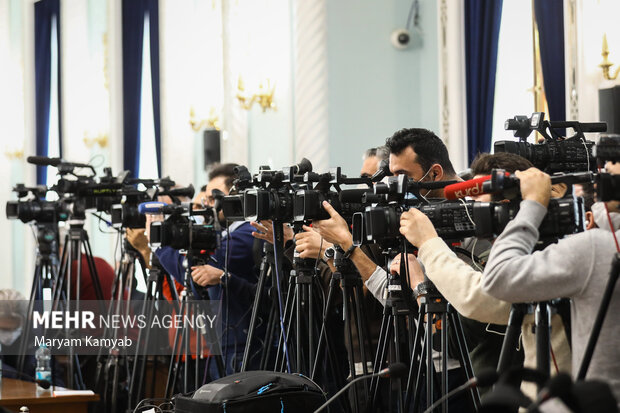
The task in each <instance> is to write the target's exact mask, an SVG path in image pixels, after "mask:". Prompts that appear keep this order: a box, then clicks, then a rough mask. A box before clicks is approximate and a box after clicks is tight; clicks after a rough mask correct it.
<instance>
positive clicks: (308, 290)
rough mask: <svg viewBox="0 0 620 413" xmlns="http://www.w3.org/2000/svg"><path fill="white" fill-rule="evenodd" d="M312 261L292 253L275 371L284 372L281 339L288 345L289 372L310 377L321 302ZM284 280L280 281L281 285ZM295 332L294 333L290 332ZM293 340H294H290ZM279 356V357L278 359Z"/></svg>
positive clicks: (314, 264)
mask: <svg viewBox="0 0 620 413" xmlns="http://www.w3.org/2000/svg"><path fill="white" fill-rule="evenodd" d="M315 266H316V260H314V259H303V258H300V257H299V255H298V253H297V252H295V256H294V258H293V270H292V271H291V273H290V279H289V280H288V292H287V295H286V305H285V306H284V326H285V329H286V335H280V341H279V346H278V351H277V354H276V370H279V371H284V362H285V359H284V357H283V356H284V343H283V340H284V337H287V338H288V340H289V342H288V344H290V345H289V346H288V348H289V349H291V350H292V351H291V353H292V354H293V355H294V357H291V359H292V360H293V363H292V364H291V371H293V372H296V373H301V374H303V375H306V376H308V375H310V372H311V371H312V365H313V362H314V359H315V354H316V337H317V333H318V332H319V326H318V322H320V319H321V310H322V309H323V302H322V297H321V296H320V293H321V291H322V288H323V287H322V285H321V281H320V280H319V278H318V277H317V276H316V274H315V272H316V271H315ZM285 282H286V281H284V282H283V284H284V283H285ZM293 326H294V329H295V334H291V330H292V329H293ZM293 338H294V339H293ZM293 344H294V345H293ZM281 356H282V357H281Z"/></svg>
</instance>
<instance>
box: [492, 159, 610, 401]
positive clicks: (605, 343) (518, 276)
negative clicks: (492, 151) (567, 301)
mask: <svg viewBox="0 0 620 413" xmlns="http://www.w3.org/2000/svg"><path fill="white" fill-rule="evenodd" d="M610 166H611V165H610ZM614 167H615V166H614ZM612 173H613V172H612ZM516 175H517V177H518V178H519V179H520V186H521V195H522V198H523V201H522V202H521V206H520V209H519V212H518V213H517V215H516V217H515V218H514V219H513V220H512V221H511V222H510V223H509V224H508V225H507V226H506V228H505V229H504V231H503V232H502V234H501V235H500V236H499V237H498V238H497V240H496V241H495V243H494V244H493V248H492V249H491V253H490V256H489V261H488V263H487V265H486V267H485V269H484V273H483V276H482V288H483V290H484V291H485V292H486V293H488V294H489V295H491V296H493V297H496V298H498V299H501V300H505V301H508V302H513V303H520V302H536V301H546V300H550V299H553V298H558V297H570V298H572V308H571V313H572V348H573V352H572V353H573V355H572V365H573V374H577V372H578V370H579V365H580V364H581V360H582V358H583V354H584V351H585V348H586V345H587V341H588V338H589V336H590V332H591V330H592V326H593V324H594V319H595V318H596V314H597V311H598V308H599V305H600V300H601V297H602V294H603V291H604V290H605V286H606V284H607V280H608V278H609V271H610V268H611V263H612V259H613V257H614V254H615V252H616V244H615V242H614V238H613V233H612V232H610V231H608V230H605V229H592V230H589V231H585V232H582V233H579V234H576V235H572V236H569V237H567V238H564V239H562V240H560V241H559V242H558V243H557V244H552V245H550V246H548V247H547V248H545V249H544V250H542V251H535V252H532V251H533V249H534V246H535V245H536V242H537V241H538V236H539V233H538V226H539V225H540V223H541V222H542V220H543V218H544V216H545V214H546V213H547V206H548V204H549V198H550V191H551V180H550V178H549V175H547V174H545V173H543V172H541V171H539V170H538V169H536V168H530V169H528V170H526V171H523V172H519V171H518V172H516ZM613 230H614V231H615V234H616V237H620V231H619V230H618V227H615V228H613ZM619 321H620V290H619V289H618V288H616V290H615V292H614V296H613V298H612V301H611V305H610V307H609V311H608V313H607V317H606V319H605V322H604V324H603V328H602V330H601V335H600V337H599V340H598V344H597V348H596V349H595V351H594V355H593V358H592V363H591V364H590V368H589V370H588V375H587V377H586V378H587V379H594V380H602V381H605V382H607V383H609V385H610V386H611V388H612V390H613V392H614V395H615V397H616V400H620V328H618V322H619Z"/></svg>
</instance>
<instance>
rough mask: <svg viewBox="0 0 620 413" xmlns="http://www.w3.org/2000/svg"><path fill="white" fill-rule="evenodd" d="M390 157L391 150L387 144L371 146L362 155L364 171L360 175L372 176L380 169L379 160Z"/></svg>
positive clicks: (364, 176) (363, 176)
mask: <svg viewBox="0 0 620 413" xmlns="http://www.w3.org/2000/svg"><path fill="white" fill-rule="evenodd" d="M389 157H390V152H389V151H388V149H387V148H386V147H385V146H378V147H376V148H370V149H368V150H367V151H366V152H365V153H364V156H363V157H362V160H363V162H364V163H363V164H362V171H361V172H360V177H362V178H370V177H372V176H373V175H374V174H375V172H377V170H378V169H379V162H381V161H383V160H386V159H388V158H389Z"/></svg>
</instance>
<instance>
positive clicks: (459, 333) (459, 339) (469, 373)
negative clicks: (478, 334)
mask: <svg viewBox="0 0 620 413" xmlns="http://www.w3.org/2000/svg"><path fill="white" fill-rule="evenodd" d="M448 315H449V316H450V320H451V322H452V326H453V328H454V332H455V334H454V337H455V340H456V344H457V348H458V353H459V354H458V357H459V362H460V363H461V367H462V368H463V371H464V372H465V379H466V380H469V379H471V378H473V377H474V369H473V367H472V364H471V359H470V358H469V350H468V349H467V342H466V340H465V332H464V330H463V325H462V324H461V320H460V319H459V315H458V314H457V313H456V312H454V311H453V309H452V308H451V307H450V309H449V312H448ZM468 394H469V396H470V400H471V402H472V406H473V408H474V410H475V411H477V410H478V409H479V408H480V392H479V391H478V389H477V388H472V389H470V391H469V393H468Z"/></svg>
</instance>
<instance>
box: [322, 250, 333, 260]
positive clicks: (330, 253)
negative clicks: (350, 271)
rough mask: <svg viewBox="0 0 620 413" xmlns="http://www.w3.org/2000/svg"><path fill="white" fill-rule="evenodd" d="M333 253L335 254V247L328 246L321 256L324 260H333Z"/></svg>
mask: <svg viewBox="0 0 620 413" xmlns="http://www.w3.org/2000/svg"><path fill="white" fill-rule="evenodd" d="M334 255H336V248H335V247H329V248H326V249H325V253H323V258H324V259H325V261H329V260H333V259H334Z"/></svg>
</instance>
